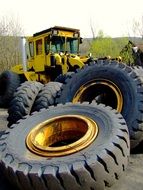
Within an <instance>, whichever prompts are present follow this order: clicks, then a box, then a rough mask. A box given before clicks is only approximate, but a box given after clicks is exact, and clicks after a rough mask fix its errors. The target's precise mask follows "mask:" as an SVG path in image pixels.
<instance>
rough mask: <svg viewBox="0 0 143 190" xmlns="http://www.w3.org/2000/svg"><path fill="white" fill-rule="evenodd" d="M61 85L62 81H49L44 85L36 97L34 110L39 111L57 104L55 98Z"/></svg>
mask: <svg viewBox="0 0 143 190" xmlns="http://www.w3.org/2000/svg"><path fill="white" fill-rule="evenodd" d="M61 87H62V83H59V82H49V83H47V84H46V85H45V86H43V88H42V89H41V91H40V92H39V94H38V95H37V97H36V100H35V102H34V105H33V108H32V112H34V111H39V110H40V109H43V108H48V107H49V106H51V105H56V104H55V99H56V97H57V93H58V92H59V91H60V89H61Z"/></svg>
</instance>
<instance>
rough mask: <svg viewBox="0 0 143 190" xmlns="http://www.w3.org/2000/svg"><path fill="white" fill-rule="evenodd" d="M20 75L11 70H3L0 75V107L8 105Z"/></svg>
mask: <svg viewBox="0 0 143 190" xmlns="http://www.w3.org/2000/svg"><path fill="white" fill-rule="evenodd" d="M19 85H20V77H19V75H18V74H16V73H14V72H12V71H4V72H3V73H2V74H1V75H0V107H8V106H9V103H10V101H11V99H12V97H13V94H14V92H15V90H16V89H17V87H18V86H19Z"/></svg>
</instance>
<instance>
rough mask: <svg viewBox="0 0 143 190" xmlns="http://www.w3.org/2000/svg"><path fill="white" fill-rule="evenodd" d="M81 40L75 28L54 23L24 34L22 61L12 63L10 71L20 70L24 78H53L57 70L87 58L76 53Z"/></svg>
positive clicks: (79, 64) (71, 68)
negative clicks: (30, 34)
mask: <svg viewBox="0 0 143 190" xmlns="http://www.w3.org/2000/svg"><path fill="white" fill-rule="evenodd" d="M80 43H82V40H81V37H80V31H79V30H78V29H73V28H67V27H60V26H55V27H52V28H49V29H47V30H43V31H41V32H38V33H35V34H33V36H30V37H26V41H25V44H24V47H26V48H22V49H23V51H22V54H24V49H26V53H25V55H24V56H23V57H24V59H23V60H24V61H23V63H22V65H16V66H15V67H14V68H12V71H14V72H16V73H19V74H24V75H25V77H26V78H27V80H37V81H42V82H43V81H44V83H47V82H48V81H50V80H54V79H55V78H56V77H57V76H58V75H60V74H66V73H67V72H69V71H75V69H77V68H82V67H83V66H84V64H85V63H87V61H88V60H89V59H90V57H89V56H82V57H81V56H80V55H79V45H80Z"/></svg>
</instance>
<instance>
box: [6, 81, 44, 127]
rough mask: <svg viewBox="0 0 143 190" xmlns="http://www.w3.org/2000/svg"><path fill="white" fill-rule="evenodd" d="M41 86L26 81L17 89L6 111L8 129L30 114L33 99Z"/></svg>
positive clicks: (34, 82)
mask: <svg viewBox="0 0 143 190" xmlns="http://www.w3.org/2000/svg"><path fill="white" fill-rule="evenodd" d="M42 86H43V85H42V84H41V83H39V82H36V81H26V82H24V83H22V84H21V86H20V87H18V88H17V90H16V92H15V93H14V97H13V99H12V101H11V102H10V106H9V109H8V114H9V115H8V118H7V120H8V127H10V126H11V125H12V124H14V123H16V122H17V121H18V120H19V119H21V118H22V117H24V116H26V115H28V114H30V112H31V109H32V106H33V103H34V101H35V98H36V96H37V94H38V92H39V91H40V90H41V88H42Z"/></svg>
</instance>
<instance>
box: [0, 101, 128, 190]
mask: <svg viewBox="0 0 143 190" xmlns="http://www.w3.org/2000/svg"><path fill="white" fill-rule="evenodd" d="M81 118H82V119H81ZM83 118H84V119H85V120H83ZM51 120H52V121H51ZM87 120H88V122H89V123H90V124H88V122H86V121H87ZM62 121H63V122H62ZM65 121H66V122H67V123H68V122H69V123H68V124H70V123H71V122H72V125H71V126H70V128H69V125H67V126H66V125H65ZM43 122H44V123H43ZM48 122H49V125H48ZM52 122H53V124H55V125H51V123H52ZM78 122H79V123H78ZM95 123H96V125H97V128H95V125H94V124H95ZM39 124H40V125H39ZM75 124H76V125H75ZM79 124H80V125H79ZM37 125H39V126H40V127H41V128H42V133H40V131H39V132H38V134H37V132H36V131H32V133H30V132H31V130H33V129H35V126H37ZM51 126H52V128H51ZM61 126H62V127H63V129H64V130H62V127H61ZM79 126H80V127H79ZM89 126H90V127H91V128H90V127H89ZM45 129H47V132H48V129H49V130H50V131H52V133H51V136H49V138H47V137H46V136H45V137H46V139H47V141H46V142H47V143H46V147H45V146H44V144H43V143H42V144H37V143H38V142H39V143H40V142H41V141H39V140H40V139H39V140H38V137H40V136H41V135H43V134H45V135H46V134H49V133H44V131H43V130H45ZM51 129H53V130H51ZM54 129H55V130H54ZM85 129H86V130H85ZM91 129H92V130H95V129H96V130H97V129H98V130H97V131H96V132H97V133H96V134H97V136H95V138H93V139H92V141H91V142H90V143H89V144H88V145H87V146H85V147H84V146H83V147H82V148H81V147H80V146H82V145H83V144H82V143H83V142H88V139H86V138H87V137H86V135H87V134H88V135H89V134H90V132H91V131H92V130H91ZM33 132H36V136H33V137H36V141H33V143H34V144H35V143H36V144H35V146H34V147H33V146H32V145H31V144H30V143H29V142H31V141H29V138H30V139H31V140H32V138H31V137H32V136H31V135H32V134H33V135H34V133H33ZM45 132H46V131H45ZM87 132H88V133H87ZM83 133H84V134H83ZM59 134H60V135H59ZM71 134H72V135H71ZM81 134H82V135H81ZM93 134H95V133H93ZM93 134H92V135H89V136H90V137H91V136H92V137H93ZM53 135H54V137H59V138H52V136H53ZM65 136H66V137H67V138H65ZM27 137H28V140H26V138H27ZM41 137H42V136H41ZM72 137H76V138H75V139H74V141H73V139H71V138H72ZM43 139H44V138H43ZM48 139H50V141H48ZM55 139H56V141H55ZM85 139H86V140H85ZM68 140H72V142H70V141H68ZM61 141H67V142H66V146H65V142H64V144H60V145H59V144H58V145H54V146H53V145H52V144H51V142H52V143H54V144H56V143H58V142H59V143H60V142H61ZM79 141H80V143H79ZM43 142H44V141H43ZM73 142H74V143H73ZM27 143H28V147H32V148H33V150H32V149H30V148H27V146H26V145H27ZM62 143H63V142H62ZM78 143H79V144H78ZM75 144H76V145H77V144H78V146H76V148H75ZM39 148H40V149H39ZM45 148H46V149H47V148H48V149H47V151H45V150H46V149H45ZM54 148H55V149H54ZM80 148H81V149H80ZM56 149H58V150H56ZM59 149H60V150H59ZM129 149H130V145H129V134H128V129H127V126H126V123H125V120H124V119H123V117H122V116H121V115H120V114H119V113H117V112H116V111H114V110H112V109H111V108H110V107H105V106H104V105H98V106H97V105H95V104H93V103H92V104H90V105H89V104H66V105H58V106H57V107H50V108H49V109H47V110H41V111H40V112H35V113H34V114H33V115H31V116H28V117H27V118H26V119H25V120H21V122H20V123H18V124H15V125H13V128H12V129H9V130H7V131H6V133H5V135H3V136H2V137H1V138H0V158H1V162H0V167H1V168H2V171H3V173H4V175H6V176H7V177H8V179H9V180H10V181H11V183H12V182H13V183H14V184H16V186H17V187H18V188H19V189H23V190H25V189H26V190H39V189H40V190H46V189H48V190H67V189H68V190H73V189H74V190H91V189H98V190H103V189H104V188H105V187H106V186H108V187H109V186H111V185H112V184H113V183H114V182H115V181H116V180H118V179H119V177H120V176H121V175H122V173H123V172H124V170H125V169H126V167H127V162H128V156H129ZM39 150H40V151H41V152H42V155H44V153H45V152H46V153H47V154H48V155H49V154H50V156H46V155H44V156H42V155H41V152H40V153H39V152H38V154H37V153H36V152H35V151H39ZM69 150H70V151H71V150H74V152H70V153H69V154H68V151H69ZM58 151H59V152H58ZM58 153H59V154H60V155H58V156H57V155H56V154H58ZM54 155H56V156H54Z"/></svg>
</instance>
